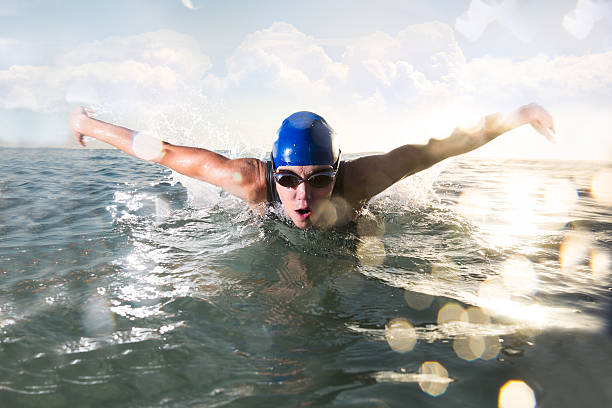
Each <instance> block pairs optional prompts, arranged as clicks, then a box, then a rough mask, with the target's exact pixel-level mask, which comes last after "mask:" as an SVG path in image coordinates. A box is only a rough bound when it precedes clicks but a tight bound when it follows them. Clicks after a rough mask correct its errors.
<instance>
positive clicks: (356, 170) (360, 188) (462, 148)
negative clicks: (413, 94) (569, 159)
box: [345, 104, 554, 203]
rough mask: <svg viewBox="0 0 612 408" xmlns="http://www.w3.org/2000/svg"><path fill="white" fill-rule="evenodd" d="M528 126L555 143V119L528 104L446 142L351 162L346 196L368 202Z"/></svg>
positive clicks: (402, 148) (434, 141)
mask: <svg viewBox="0 0 612 408" xmlns="http://www.w3.org/2000/svg"><path fill="white" fill-rule="evenodd" d="M525 124H530V125H531V126H533V127H534V128H535V129H536V130H537V131H538V132H539V133H541V134H542V135H544V136H545V137H546V138H547V139H549V140H552V134H553V133H554V124H553V121H552V117H551V115H550V114H549V113H548V112H547V111H546V110H545V109H544V108H542V107H541V106H539V105H536V104H529V105H525V106H522V107H520V108H518V109H517V110H516V111H514V112H512V113H510V114H502V113H494V114H491V115H487V116H485V117H484V118H482V119H481V120H480V122H479V124H478V125H476V126H473V127H470V128H460V127H459V128H456V129H455V130H454V131H453V132H452V133H451V135H450V136H448V137H447V138H445V139H431V140H430V141H429V142H428V143H427V144H424V145H416V144H408V145H404V146H400V147H398V148H396V149H394V150H392V151H390V152H388V153H386V154H381V155H374V156H366V157H361V158H359V159H357V160H354V161H352V162H349V163H347V167H346V176H345V177H346V179H347V181H346V182H345V196H346V197H347V199H348V200H349V201H351V202H354V203H356V202H364V201H366V200H368V199H370V198H372V197H373V196H375V195H376V194H379V193H381V192H382V191H384V190H385V189H387V188H388V187H390V186H391V185H392V184H394V183H396V182H397V181H399V180H401V179H402V178H404V177H407V176H409V175H411V174H414V173H417V172H419V171H421V170H425V169H427V168H429V167H431V166H433V165H434V164H436V163H438V162H440V161H442V160H444V159H447V158H449V157H453V156H458V155H460V154H464V153H467V152H470V151H472V150H475V149H477V148H479V147H481V146H483V145H485V144H487V143H488V142H490V141H492V140H493V139H495V138H497V137H498V136H500V135H502V134H504V133H506V132H508V131H510V130H512V129H515V128H517V127H519V126H522V125H525Z"/></svg>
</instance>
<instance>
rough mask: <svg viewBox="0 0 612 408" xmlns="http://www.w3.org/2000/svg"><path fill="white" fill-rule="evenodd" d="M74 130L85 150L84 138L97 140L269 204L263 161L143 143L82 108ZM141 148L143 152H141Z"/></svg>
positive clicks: (146, 139) (74, 114)
mask: <svg viewBox="0 0 612 408" xmlns="http://www.w3.org/2000/svg"><path fill="white" fill-rule="evenodd" d="M70 127H71V129H72V132H73V133H74V135H75V137H76V139H77V141H78V142H79V143H80V144H81V145H82V146H85V141H84V136H89V137H93V138H95V139H98V140H100V141H102V142H105V143H108V144H110V145H111V146H114V147H116V148H117V149H119V150H121V151H123V152H125V153H127V154H129V155H130V156H134V157H137V158H140V159H144V160H148V161H150V162H153V163H159V164H161V165H163V166H166V167H168V168H170V169H172V170H174V171H177V172H179V173H181V174H184V175H186V176H188V177H192V178H195V179H198V180H202V181H205V182H207V183H210V184H214V185H216V186H219V187H221V188H223V189H224V190H226V191H227V192H228V193H230V194H232V195H235V196H236V197H239V198H241V199H243V200H245V201H247V202H248V203H249V204H250V205H251V206H253V205H256V204H258V203H260V202H263V201H265V200H266V183H265V164H264V163H263V162H261V161H260V160H257V159H254V158H244V159H234V160H231V159H228V158H227V157H225V156H222V155H220V154H218V153H215V152H213V151H211V150H207V149H202V148H198V147H190V146H177V145H173V144H171V143H167V142H164V141H160V140H157V139H154V138H152V137H149V136H144V135H143V136H142V138H143V139H144V140H140V139H139V137H140V136H139V133H138V132H136V131H134V130H131V129H128V128H125V127H122V126H118V125H114V124H111V123H107V122H103V121H101V120H98V119H94V118H92V117H90V116H89V115H88V113H87V111H86V110H85V109H84V108H82V107H80V108H77V109H75V110H74V111H73V112H72V114H71V116H70ZM140 144H142V145H143V149H139V148H138V145H140ZM152 146H155V147H153V148H152ZM141 150H143V151H141Z"/></svg>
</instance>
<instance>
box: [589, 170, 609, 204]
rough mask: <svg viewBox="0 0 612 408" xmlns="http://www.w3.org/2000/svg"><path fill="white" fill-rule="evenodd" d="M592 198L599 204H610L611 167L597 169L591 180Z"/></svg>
mask: <svg viewBox="0 0 612 408" xmlns="http://www.w3.org/2000/svg"><path fill="white" fill-rule="evenodd" d="M591 193H592V194H593V198H595V200H596V201H597V202H598V203H600V204H601V205H607V206H612V169H610V168H605V169H601V170H599V171H598V172H597V173H595V175H594V176H593V179H592V180H591Z"/></svg>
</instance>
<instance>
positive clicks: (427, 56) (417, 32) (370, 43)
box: [342, 22, 465, 104]
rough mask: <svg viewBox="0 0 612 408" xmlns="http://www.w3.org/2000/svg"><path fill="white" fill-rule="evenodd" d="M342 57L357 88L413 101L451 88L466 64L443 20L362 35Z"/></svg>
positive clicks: (350, 81) (364, 94)
mask: <svg viewBox="0 0 612 408" xmlns="http://www.w3.org/2000/svg"><path fill="white" fill-rule="evenodd" d="M342 60H343V63H344V64H345V65H346V66H347V67H348V72H349V86H350V88H351V89H352V90H353V92H355V91H357V92H358V93H359V94H360V95H361V96H363V97H368V96H371V95H373V94H376V93H380V94H382V95H383V96H384V97H385V99H388V100H389V101H393V102H400V103H402V102H403V103H411V104H414V103H416V102H418V101H422V100H423V99H428V98H431V97H436V96H440V95H441V94H444V93H446V92H448V90H449V89H450V88H452V87H453V86H454V83H455V81H456V78H457V76H458V74H459V72H460V71H461V70H462V67H463V66H464V65H465V56H464V55H463V52H462V51H461V49H460V48H459V45H458V44H457V42H456V41H455V38H454V33H453V30H452V28H451V27H449V26H448V25H446V24H443V23H439V22H431V23H425V24H417V25H413V26H409V27H407V28H405V29H404V30H402V31H400V32H399V33H398V34H397V35H396V36H394V37H393V36H391V35H389V34H387V33H384V32H377V33H374V34H372V35H369V36H366V37H362V38H359V39H358V40H356V41H354V42H353V43H352V44H350V45H349V46H348V47H347V50H346V52H345V53H344V55H343V58H342Z"/></svg>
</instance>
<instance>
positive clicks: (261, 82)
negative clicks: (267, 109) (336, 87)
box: [224, 22, 346, 98]
mask: <svg viewBox="0 0 612 408" xmlns="http://www.w3.org/2000/svg"><path fill="white" fill-rule="evenodd" d="M227 69H228V72H227V76H226V78H224V81H225V86H226V87H228V88H230V89H235V90H237V89H239V90H240V91H241V92H244V93H245V94H247V95H250V94H258V93H259V92H270V91H272V92H275V93H277V94H294V95H295V94H301V95H302V97H305V98H307V97H308V96H309V95H310V96H323V95H326V94H328V92H329V88H330V86H331V85H332V84H334V83H336V82H337V81H342V80H343V79H344V77H345V75H346V67H345V66H344V65H343V64H342V63H339V62H334V61H333V60H332V59H331V58H330V57H329V56H328V55H327V54H326V53H325V51H324V50H323V48H322V47H321V46H320V45H318V44H317V43H316V41H315V40H314V38H313V37H310V36H308V35H306V34H304V33H302V32H300V31H299V30H297V29H296V28H295V27H294V26H292V25H290V24H287V23H281V22H277V23H274V24H272V26H270V27H269V28H267V29H265V30H260V31H256V32H255V33H252V34H249V35H248V36H247V37H246V39H245V40H244V41H243V42H242V44H240V46H239V47H238V48H237V49H236V51H235V52H234V54H233V55H232V56H231V57H230V58H229V59H228V61H227Z"/></svg>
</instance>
